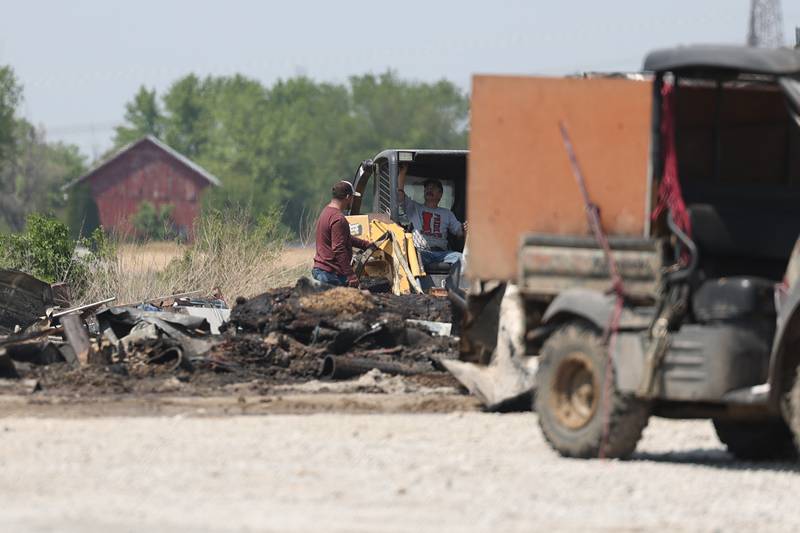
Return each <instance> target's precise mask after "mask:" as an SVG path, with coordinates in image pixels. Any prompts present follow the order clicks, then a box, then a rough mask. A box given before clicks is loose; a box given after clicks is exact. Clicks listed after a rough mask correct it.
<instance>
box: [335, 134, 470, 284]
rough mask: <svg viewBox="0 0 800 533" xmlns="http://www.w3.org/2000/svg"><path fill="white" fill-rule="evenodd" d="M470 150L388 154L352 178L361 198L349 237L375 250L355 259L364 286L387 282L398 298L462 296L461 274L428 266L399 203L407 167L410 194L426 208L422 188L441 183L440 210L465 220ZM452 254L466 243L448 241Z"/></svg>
mask: <svg viewBox="0 0 800 533" xmlns="http://www.w3.org/2000/svg"><path fill="white" fill-rule="evenodd" d="M467 156H468V152H467V151H466V150H429V149H386V150H383V151H381V152H380V153H378V154H377V155H375V157H373V158H372V159H368V160H365V161H363V162H362V163H361V164H360V165H359V166H358V168H357V169H356V172H355V175H354V177H353V179H352V184H353V187H354V189H355V190H356V191H358V192H359V193H361V197H356V198H355V199H354V201H353V206H352V207H351V209H350V213H349V214H348V215H347V220H348V222H349V223H350V233H351V234H352V235H354V236H356V237H359V238H361V239H365V240H367V241H370V242H372V243H375V246H374V247H372V248H371V249H369V250H367V251H366V252H365V253H363V254H359V255H357V256H356V258H355V260H356V267H355V272H356V274H357V275H358V276H359V278H360V279H361V281H362V283H365V284H367V283H369V284H370V286H374V284H373V282H374V280H387V282H388V283H387V289H389V290H391V292H393V293H394V294H409V293H422V292H425V293H433V294H438V295H440V296H444V295H445V294H446V289H447V288H448V287H449V288H451V289H453V290H456V291H458V290H459V288H460V286H461V285H462V284H461V281H460V280H461V273H460V270H454V268H453V267H452V265H451V264H448V263H432V264H428V265H424V264H423V261H422V259H421V257H420V254H419V250H418V249H417V247H416V246H415V244H414V240H413V238H412V230H413V227H412V224H411V222H410V221H409V218H408V216H407V214H406V213H405V212H404V209H403V205H402V203H401V202H400V201H399V198H398V188H399V180H398V176H399V172H400V167H401V165H404V166H406V168H407V175H406V180H405V194H406V195H407V196H408V197H410V198H411V199H413V200H415V201H417V202H420V203H423V202H424V191H423V184H424V183H425V181H426V180H428V179H436V180H438V181H439V182H440V183H441V184H442V188H443V194H442V199H441V201H440V203H439V206H440V207H444V208H446V209H449V210H451V211H452V212H453V214H455V215H456V218H457V219H458V220H460V221H463V220H464V215H465V213H466V175H467ZM448 245H449V246H448V249H449V250H453V251H457V252H462V251H463V249H464V239H463V238H454V237H450V238H449V243H448Z"/></svg>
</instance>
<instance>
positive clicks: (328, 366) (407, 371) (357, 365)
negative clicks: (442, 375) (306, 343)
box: [319, 355, 431, 379]
mask: <svg viewBox="0 0 800 533" xmlns="http://www.w3.org/2000/svg"><path fill="white" fill-rule="evenodd" d="M374 369H378V370H380V371H381V372H383V373H384V374H397V375H401V376H411V375H414V374H421V373H424V372H430V371H431V369H430V368H427V367H422V366H421V365H414V366H411V365H404V364H400V363H390V362H386V361H378V360H377V359H365V358H361V357H342V356H336V355H328V356H327V357H325V359H324V360H323V361H322V366H321V367H320V371H319V376H320V377H321V378H327V379H348V378H352V377H356V376H360V375H361V374H366V373H367V372H369V371H370V370H374Z"/></svg>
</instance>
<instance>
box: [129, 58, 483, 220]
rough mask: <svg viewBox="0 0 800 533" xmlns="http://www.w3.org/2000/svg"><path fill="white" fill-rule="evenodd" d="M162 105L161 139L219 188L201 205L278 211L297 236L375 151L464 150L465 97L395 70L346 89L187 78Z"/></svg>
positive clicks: (306, 82) (302, 81) (307, 82)
mask: <svg viewBox="0 0 800 533" xmlns="http://www.w3.org/2000/svg"><path fill="white" fill-rule="evenodd" d="M148 94H151V93H148ZM141 95H142V90H141V89H140V91H139V94H138V95H137V97H136V98H135V99H134V101H133V102H132V103H131V104H130V105H133V104H135V102H136V101H138V100H139V99H140V98H139V96H141ZM152 97H153V99H154V98H155V94H154V93H153V94H152ZM162 101H163V114H162V122H161V123H162V124H163V130H162V132H163V139H164V140H165V141H166V142H167V144H169V145H170V146H171V147H173V148H175V149H176V150H178V151H179V152H181V153H183V154H184V155H186V156H188V157H190V158H191V159H193V160H194V161H196V162H197V163H199V164H200V165H201V166H203V167H204V168H206V169H208V170H209V171H210V172H211V173H213V174H215V175H216V176H218V177H219V178H220V179H221V180H222V182H223V186H222V187H221V188H219V189H214V190H210V191H209V193H208V194H206V197H205V202H206V207H207V208H211V209H229V208H230V207H236V206H240V207H245V208H247V210H248V212H250V213H254V214H256V215H257V214H260V213H266V212H270V211H274V210H275V209H279V210H280V211H281V212H282V213H283V222H284V224H285V225H286V226H288V227H291V228H293V229H295V230H297V229H299V226H300V225H301V224H302V219H303V218H304V217H307V216H308V214H309V213H312V214H313V213H316V212H317V211H318V210H319V208H320V206H321V205H322V204H323V203H324V201H325V200H326V199H327V196H328V194H329V191H330V184H331V183H332V182H333V181H334V180H336V179H342V178H348V177H350V176H351V175H352V172H353V171H354V170H355V167H356V165H357V164H358V162H360V161H361V160H362V159H365V158H368V157H371V156H373V155H374V154H375V153H376V152H378V151H379V150H381V149H383V148H389V147H398V146H410V147H419V148H465V147H466V144H467V129H466V124H467V116H468V99H467V95H466V94H465V93H464V92H463V91H461V90H460V89H459V88H458V87H456V86H455V85H453V84H452V83H450V82H448V81H445V80H442V81H438V82H435V83H421V82H411V81H406V80H402V79H401V78H399V77H398V76H397V75H396V74H395V73H394V72H386V73H383V74H380V75H374V74H367V75H363V76H355V77H352V78H350V79H349V80H348V82H347V83H344V84H338V83H319V82H315V81H314V80H311V79H309V78H307V77H303V76H300V77H295V78H291V79H288V80H279V81H277V82H276V83H274V84H272V85H271V86H269V87H265V86H264V85H262V84H261V83H260V82H258V81H257V80H253V79H250V78H247V77H245V76H241V75H235V76H219V77H206V78H203V79H201V78H199V77H197V76H195V75H193V74H192V75H188V76H185V77H183V78H181V79H179V80H177V81H176V82H175V83H174V84H173V85H172V86H171V87H170V88H169V89H168V90H167V91H166V92H165V93H164V94H163V97H162ZM139 107H142V106H139ZM151 107H153V106H151ZM127 122H128V125H131V126H130V127H132V124H133V121H132V120H130V119H128V120H127Z"/></svg>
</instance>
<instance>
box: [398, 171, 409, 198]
mask: <svg viewBox="0 0 800 533" xmlns="http://www.w3.org/2000/svg"><path fill="white" fill-rule="evenodd" d="M407 173H408V165H400V172H398V173H397V199H398V200H400V203H401V204H403V205H405V203H406V174H407Z"/></svg>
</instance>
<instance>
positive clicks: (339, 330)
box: [215, 278, 456, 379]
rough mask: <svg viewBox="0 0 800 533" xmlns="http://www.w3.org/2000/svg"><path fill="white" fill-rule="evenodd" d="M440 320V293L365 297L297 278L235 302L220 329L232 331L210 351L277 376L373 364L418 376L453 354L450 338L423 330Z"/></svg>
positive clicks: (339, 375) (444, 308) (358, 369)
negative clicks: (227, 321)
mask: <svg viewBox="0 0 800 533" xmlns="http://www.w3.org/2000/svg"><path fill="white" fill-rule="evenodd" d="M443 319H444V320H450V311H449V303H448V302H447V300H444V299H441V298H431V297H428V296H424V295H409V296H399V297H398V296H392V295H385V294H380V295H372V294H369V293H364V292H362V291H358V290H356V289H348V288H329V287H326V286H320V285H315V284H313V283H312V282H311V281H309V280H308V279H305V278H302V279H301V280H300V281H298V283H297V285H295V287H292V288H288V287H286V288H280V289H276V290H273V291H269V292H267V293H264V294H261V295H259V296H256V297H254V298H252V299H250V300H247V301H240V302H239V304H238V305H237V306H236V307H235V308H234V309H233V311H232V313H231V319H230V324H229V326H228V329H229V331H230V330H231V329H233V328H235V330H236V334H232V335H228V336H227V338H226V340H225V342H224V343H223V344H222V345H220V346H218V347H217V348H216V350H215V352H216V353H217V354H218V357H219V359H220V360H227V361H231V362H233V363H234V364H242V363H243V362H245V363H248V364H250V365H255V366H256V367H258V368H260V369H261V370H262V372H263V373H264V375H265V376H271V377H278V378H282V379H292V378H294V379H297V378H306V379H307V378H311V377H317V376H321V377H326V378H334V379H345V378H349V377H353V376H356V375H360V374H363V373H366V372H368V371H369V370H371V369H373V368H377V369H379V370H381V371H383V372H386V373H391V374H405V375H410V374H424V373H429V372H435V371H439V370H440V367H439V366H438V360H440V359H443V358H452V357H454V355H455V349H456V346H455V340H454V339H453V338H451V337H445V336H435V335H432V334H431V333H432V330H435V329H436V328H431V327H429V325H432V324H434V321H435V322H437V323H438V322H441V321H442V320H443ZM414 320H416V322H414ZM337 368H338V369H339V370H336V369H337ZM345 369H346V370H345Z"/></svg>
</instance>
